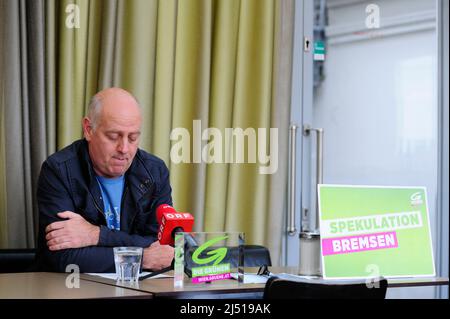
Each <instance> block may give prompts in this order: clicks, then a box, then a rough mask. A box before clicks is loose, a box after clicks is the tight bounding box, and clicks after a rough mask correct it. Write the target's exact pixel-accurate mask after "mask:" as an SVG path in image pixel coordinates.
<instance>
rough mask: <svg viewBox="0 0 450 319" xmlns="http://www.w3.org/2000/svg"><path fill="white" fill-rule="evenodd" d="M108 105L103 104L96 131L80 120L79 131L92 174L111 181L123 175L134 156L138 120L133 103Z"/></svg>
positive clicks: (137, 138)
mask: <svg viewBox="0 0 450 319" xmlns="http://www.w3.org/2000/svg"><path fill="white" fill-rule="evenodd" d="M108 102H109V101H108V100H105V101H103V107H102V109H101V111H100V115H99V118H98V121H97V127H96V129H95V130H93V129H92V126H91V124H92V123H91V121H90V119H88V118H85V119H84V120H83V129H84V135H85V138H86V140H87V141H88V143H89V155H90V157H91V160H92V163H93V166H94V170H95V172H96V173H97V174H98V175H100V176H103V177H107V178H113V177H119V176H121V175H123V174H125V172H126V171H127V169H128V168H129V167H130V165H131V163H132V161H133V159H134V156H135V155H136V152H137V149H138V146H139V137H140V134H141V133H140V127H141V121H142V119H141V114H140V111H139V109H138V107H137V105H136V104H134V101H131V100H130V99H128V100H127V99H124V101H121V99H116V100H115V101H113V102H111V103H110V104H108ZM120 103H123V104H120Z"/></svg>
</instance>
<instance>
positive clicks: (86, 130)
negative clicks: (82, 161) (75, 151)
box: [82, 117, 92, 142]
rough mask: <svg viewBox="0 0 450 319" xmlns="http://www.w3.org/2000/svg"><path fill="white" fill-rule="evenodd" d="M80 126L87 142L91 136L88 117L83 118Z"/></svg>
mask: <svg viewBox="0 0 450 319" xmlns="http://www.w3.org/2000/svg"><path fill="white" fill-rule="evenodd" d="M82 126H83V135H84V138H85V139H86V140H87V141H88V142H89V141H90V140H91V136H92V126H91V120H90V119H89V118H88V117H84V118H83V121H82Z"/></svg>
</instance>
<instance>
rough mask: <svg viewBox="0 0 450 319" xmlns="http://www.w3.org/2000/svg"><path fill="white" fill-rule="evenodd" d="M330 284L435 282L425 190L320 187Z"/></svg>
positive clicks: (324, 267)
mask: <svg viewBox="0 0 450 319" xmlns="http://www.w3.org/2000/svg"><path fill="white" fill-rule="evenodd" d="M318 192H319V215H320V236H321V249H322V272H323V277H324V278H325V279H333V278H339V279H345V278H367V277H374V276H375V277H377V276H384V277H387V278H389V277H391V278H392V277H411V276H417V277H419V276H434V275H435V268H434V257H433V248H432V243H431V233H430V222H429V214H428V208H427V207H428V206H427V198H426V189H425V188H424V187H380V186H346V185H319V189H318Z"/></svg>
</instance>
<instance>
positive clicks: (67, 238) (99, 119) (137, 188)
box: [37, 88, 174, 272]
mask: <svg viewBox="0 0 450 319" xmlns="http://www.w3.org/2000/svg"><path fill="white" fill-rule="evenodd" d="M141 123H142V114H141V110H140V107H139V105H138V102H137V101H136V99H135V98H134V97H133V96H132V95H131V94H130V93H128V92H127V91H125V90H123V89H119V88H109V89H105V90H103V91H100V92H99V93H97V94H96V95H94V97H93V98H92V100H91V103H90V105H89V109H88V114H87V116H86V117H84V118H83V121H82V127H83V133H84V139H82V140H78V141H75V142H74V143H72V144H71V145H69V146H67V147H66V148H64V149H62V150H61V151H59V152H56V153H55V154H53V155H51V156H50V157H49V158H48V159H47V160H46V161H45V162H44V163H43V165H42V168H41V172H40V176H39V182H38V190H37V199H38V205H39V240H38V245H39V249H38V264H39V269H40V270H44V271H59V272H64V271H66V267H67V266H68V265H70V264H75V265H77V266H78V267H79V269H80V271H81V272H114V271H115V267H114V255H113V247H117V246H138V247H144V248H145V249H144V252H143V257H142V266H143V268H145V269H151V270H159V269H162V268H164V267H167V266H169V265H170V264H171V262H172V259H173V255H174V251H173V248H172V247H171V246H168V245H160V244H159V242H158V241H157V240H156V239H157V229H158V224H157V222H156V216H155V210H156V208H157V207H158V206H159V205H161V204H169V205H172V198H171V191H172V190H171V187H170V183H169V171H168V169H167V167H166V165H165V164H164V162H163V161H162V160H161V159H159V158H157V157H155V156H153V155H151V154H149V153H147V152H145V151H143V150H141V149H139V148H138V144H139V138H140V134H141Z"/></svg>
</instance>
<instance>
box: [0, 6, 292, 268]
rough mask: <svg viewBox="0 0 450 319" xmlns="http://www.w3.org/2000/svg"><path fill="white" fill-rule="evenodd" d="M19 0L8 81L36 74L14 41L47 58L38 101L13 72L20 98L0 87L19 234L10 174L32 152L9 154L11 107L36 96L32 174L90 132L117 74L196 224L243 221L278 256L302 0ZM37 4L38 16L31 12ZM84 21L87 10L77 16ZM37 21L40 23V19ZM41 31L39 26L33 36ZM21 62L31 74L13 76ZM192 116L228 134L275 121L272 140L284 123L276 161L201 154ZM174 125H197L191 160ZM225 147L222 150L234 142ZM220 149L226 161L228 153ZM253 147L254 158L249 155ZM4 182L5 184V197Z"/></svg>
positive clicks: (237, 226) (6, 167)
mask: <svg viewBox="0 0 450 319" xmlns="http://www.w3.org/2000/svg"><path fill="white" fill-rule="evenodd" d="M16 3H17V2H16V1H10V0H6V2H5V4H6V6H7V7H8V8H11V9H8V10H13V8H16V9H17V10H16V9H14V10H16V11H9V14H11V21H9V22H6V24H7V26H8V27H10V28H11V27H12V26H13V25H14V21H16V20H17V19H15V18H17V17H20V19H19V20H20V21H22V23H23V25H21V26H19V27H18V28H19V31H17V32H15V33H10V36H9V37H8V36H7V35H4V34H2V42H3V39H5V37H6V39H7V41H6V42H5V43H15V44H17V45H16V46H14V48H11V54H10V55H5V54H3V53H2V54H3V58H5V59H6V60H7V61H8V64H10V65H15V66H16V67H17V70H10V72H7V73H6V75H5V78H8V82H10V83H16V84H17V83H23V79H28V83H32V82H31V79H29V75H27V73H26V72H25V73H24V72H23V71H22V73H20V72H19V69H21V68H22V69H23V68H24V64H26V63H25V62H24V61H26V60H25V59H21V60H15V58H14V57H13V55H14V54H13V53H14V52H15V53H17V52H27V54H28V56H30V55H36V54H37V56H38V57H39V58H35V60H33V65H31V67H32V68H33V70H34V68H35V66H34V63H36V64H40V67H39V68H37V69H36V72H35V73H33V74H37V75H38V76H41V78H36V79H35V80H36V81H39V83H41V84H42V87H41V86H40V87H39V88H38V89H37V91H38V92H40V93H39V95H38V97H39V102H33V103H34V104H33V103H32V102H30V99H29V98H28V99H23V97H24V96H27V94H28V95H29V94H30V92H35V91H36V88H35V87H30V86H27V87H23V86H21V85H18V86H15V85H14V84H11V87H10V88H9V89H11V90H12V92H14V93H15V96H16V97H17V98H22V101H21V103H16V104H15V107H12V106H10V105H11V104H10V102H11V101H12V97H11V96H10V95H8V94H6V95H5V94H4V93H2V96H3V98H5V97H6V98H7V100H8V101H7V102H6V103H5V104H4V107H5V106H6V108H8V111H5V110H4V109H2V117H3V118H4V119H6V121H4V122H5V124H4V127H3V132H6V133H7V134H6V135H0V136H4V137H5V138H4V143H2V142H1V141H0V143H1V146H3V147H4V152H2V153H1V156H2V157H0V164H2V163H3V169H2V166H1V165H0V171H1V172H6V173H7V174H6V175H7V177H6V181H3V182H4V183H6V188H5V189H3V190H2V192H0V208H1V207H2V206H3V207H6V211H7V212H8V213H7V214H6V217H7V218H5V214H4V213H3V215H0V229H2V227H3V229H4V228H5V225H6V228H7V231H8V236H10V235H9V234H10V233H11V231H12V229H13V228H14V227H18V228H17V230H18V234H21V235H24V233H27V234H28V236H29V237H32V236H35V234H33V233H30V229H29V227H24V225H23V223H22V222H20V223H17V221H16V222H13V223H14V224H16V225H17V224H20V225H18V226H13V225H12V221H11V220H10V215H11V214H13V213H12V211H14V214H19V215H23V211H21V210H20V209H15V208H13V207H12V206H11V205H13V204H12V202H11V201H15V200H16V199H17V198H18V197H17V196H18V195H17V193H16V192H15V191H14V188H11V187H12V186H11V184H10V180H11V179H10V178H8V174H10V175H11V176H16V174H17V173H18V172H19V171H20V170H21V168H22V167H23V166H24V165H27V163H16V164H14V165H13V163H12V162H11V161H8V159H13V158H15V155H13V153H10V148H11V147H13V146H12V145H11V144H12V142H11V143H8V139H9V137H8V134H10V133H8V127H6V126H7V125H8V124H7V123H8V122H9V121H10V120H9V118H10V117H14V116H15V114H20V112H21V110H25V109H27V108H28V110H31V109H32V110H33V112H32V113H31V112H29V114H28V115H27V116H26V118H28V119H32V120H34V118H35V117H38V118H39V121H38V123H39V124H38V125H39V128H38V130H37V131H38V132H39V135H38V136H37V137H36V138H35V137H34V136H33V135H29V136H31V138H32V139H33V141H34V140H36V142H37V145H39V150H40V151H39V156H38V157H33V161H32V162H31V163H28V165H29V166H30V167H31V168H30V174H29V175H30V176H35V175H36V174H38V171H39V168H38V166H39V165H40V164H41V163H42V160H43V159H44V158H45V156H47V155H49V154H51V153H52V152H54V151H56V150H57V149H60V148H62V147H63V146H65V145H68V144H69V143H71V142H72V141H73V140H74V139H77V138H80V137H81V125H80V121H81V118H82V116H83V114H84V113H85V110H86V107H87V103H88V100H89V98H90V97H91V96H92V95H93V94H94V93H95V92H97V91H98V90H100V89H102V88H105V87H110V86H119V87H123V88H125V89H127V90H129V91H130V92H131V93H133V94H134V95H135V96H136V97H137V99H138V100H139V102H140V104H141V105H142V108H143V113H144V125H143V136H142V141H141V147H142V148H143V149H146V150H148V151H150V152H152V153H154V154H156V155H157V156H159V157H161V158H162V159H164V161H165V162H166V164H167V165H168V166H169V168H170V172H171V183H172V188H173V198H174V205H175V207H176V208H177V209H178V210H180V211H188V212H191V213H193V214H194V215H195V218H196V226H195V227H196V230H203V231H222V230H227V231H244V232H245V233H246V242H247V243H249V244H250V243H251V244H263V245H266V246H268V247H269V248H270V250H271V255H272V259H273V261H274V263H277V262H278V261H279V254H280V251H281V238H282V236H283V218H284V217H283V216H284V215H283V214H284V210H285V208H284V204H285V195H284V194H285V193H286V192H285V189H286V174H287V173H286V171H287V169H286V159H287V132H288V121H289V104H290V100H289V97H290V77H291V51H292V34H293V22H292V21H293V12H294V9H293V6H294V1H293V0H282V1H277V0H182V1H181V0H159V1H158V0H126V1H124V0H103V1H101V0H100V1H99V0H95V1H92V0H91V1H88V0H77V1H72V0H70V1H69V0H67V1H56V0H48V1H37V2H36V3H35V4H34V5H31V3H34V2H31V1H30V2H25V1H20V2H19V4H18V5H16ZM72 3H73V4H76V7H75V9H73V8H74V7H73V6H70V5H71V4H72ZM31 6H32V7H33V8H36V9H33V8H32V7H31ZM71 8H72V10H69V9H71ZM20 10H22V12H21V11H20ZM24 10H25V11H24ZM74 10H75V11H74ZM2 11H3V10H2ZM25 13H28V15H26V14H25ZM30 13H34V14H33V15H32V16H35V17H36V18H37V19H38V20H36V21H34V20H33V21H30V20H29V18H26V17H27V16H28V17H30ZM77 18H79V20H77ZM2 20H3V19H2ZM75 22H79V28H77V27H76V23H75ZM36 23H37V24H39V26H40V28H41V29H42V30H40V29H38V30H32V29H33V27H34V25H35V24H36ZM27 25H28V28H27ZM20 27H23V28H22V29H21V28H20ZM39 30H40V31H39ZM20 32H22V33H20ZM36 32H39V33H40V38H37V40H36V41H30V37H31V36H33V34H34V33H36ZM23 39H28V42H31V43H34V42H37V43H38V44H35V45H34V46H33V47H35V49H34V50H33V51H29V52H28V51H27V50H29V49H30V46H24V44H23V42H20V40H22V41H23ZM24 49H26V50H25V51H24ZM2 52H3V50H2ZM28 65H30V62H29V63H28ZM18 74H21V76H22V78H20V79H19V78H17V79H16V78H14V76H18ZM11 79H14V81H11ZM21 79H22V80H21ZM33 81H34V80H33ZM33 85H34V82H33ZM27 92H28V93H27ZM33 101H34V100H33ZM3 115H4V116H3ZM194 120H196V121H201V131H203V130H204V129H206V128H217V129H218V132H220V133H221V134H222V136H225V130H226V128H242V129H243V130H245V129H247V128H250V129H254V130H255V132H256V133H258V128H263V129H266V132H267V137H266V140H265V143H266V144H267V145H266V146H267V149H269V148H268V146H269V144H270V139H269V128H270V127H272V128H278V141H277V142H278V154H277V155H278V170H277V172H276V173H275V174H272V175H264V174H260V172H259V167H260V166H261V165H262V164H261V163H259V162H258V161H256V163H210V164H207V163H205V162H204V161H203V160H201V161H200V163H193V161H194V160H195V159H196V156H197V155H196V154H197V153H195V152H196V149H193V146H194V145H196V143H195V142H194V141H193V140H192V138H193V136H194V135H195V134H196V132H195V131H194V130H195V128H194V124H193V123H194V122H193V121H194ZM196 123H200V122H196ZM177 128H185V129H187V130H188V132H189V134H190V137H191V140H190V146H191V148H190V149H191V154H190V163H179V164H176V163H175V162H173V161H172V160H171V158H170V152H171V149H172V147H174V145H175V144H176V143H178V142H179V141H178V140H172V141H171V140H170V133H171V132H172V131H173V130H174V129H177ZM25 129H26V127H25V128H24V127H21V128H20V129H18V130H20V131H24V130H25ZM212 140H213V137H210V139H209V140H204V141H201V144H200V150H202V149H203V147H205V146H206V145H207V143H209V142H211V141H212ZM33 144H34V142H33ZM246 145H247V144H246ZM1 146H0V147H1ZM29 147H30V146H29V144H27V143H22V144H21V145H19V146H16V148H17V149H19V150H21V151H22V152H25V151H26V150H28V149H29ZM224 147H225V145H222V154H225V153H226V151H227V150H225V148H224ZM13 148H14V147H13ZM0 150H1V148H0ZM42 150H44V152H42ZM25 153H26V152H25ZM42 153H44V154H42ZM234 155H235V156H236V154H234ZM2 158H3V160H1V159H2ZM222 159H223V160H222V162H223V161H224V160H225V158H224V157H222ZM245 159H246V160H248V156H247V155H246V156H245ZM256 159H257V160H258V156H256ZM23 179H24V182H23V183H21V185H22V186H21V188H23V185H29V186H27V187H28V188H26V189H25V190H24V191H22V193H24V194H26V196H28V198H26V199H23V201H22V202H31V198H29V197H30V196H31V194H33V192H34V191H35V189H34V188H33V187H34V181H35V180H34V177H24V178H23ZM1 183H2V179H1V178H0V185H1ZM1 194H3V196H5V194H6V200H5V198H2V197H1V196H2V195H1ZM30 210H31V209H30ZM27 211H28V210H27ZM27 214H29V215H30V213H27ZM31 216H32V217H33V218H32V219H31V221H33V220H34V221H36V220H37V216H36V212H35V211H34V214H33V213H31ZM2 218H3V219H2ZM27 220H28V219H27ZM2 234H3V232H2ZM1 238H2V236H0V240H1ZM17 240H18V239H17V238H13V242H11V240H10V241H9V242H8V246H10V247H12V246H14V245H15V243H16V241H17ZM2 243H3V245H5V244H4V243H5V242H4V241H3V242H2ZM23 244H24V243H23V242H20V245H23ZM26 245H28V246H30V245H31V243H30V242H27V243H26Z"/></svg>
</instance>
